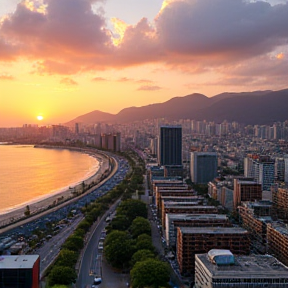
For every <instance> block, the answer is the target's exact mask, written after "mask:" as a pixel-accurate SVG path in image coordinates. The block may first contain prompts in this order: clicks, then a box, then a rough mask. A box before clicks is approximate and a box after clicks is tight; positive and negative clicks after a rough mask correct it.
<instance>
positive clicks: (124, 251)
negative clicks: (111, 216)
mask: <svg viewBox="0 0 288 288" xmlns="http://www.w3.org/2000/svg"><path fill="white" fill-rule="evenodd" d="M133 244H134V242H133V240H132V239H131V238H130V236H129V234H128V233H127V232H124V231H117V230H115V231H112V232H111V233H110V234H108V236H107V237H106V240H105V243H104V254H105V257H106V259H107V261H108V262H109V263H110V264H111V265H112V266H113V267H116V268H127V267H129V262H130V259H131V257H132V255H133V253H134V252H135V248H134V245H133Z"/></svg>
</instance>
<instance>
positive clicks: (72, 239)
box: [62, 234, 84, 251]
mask: <svg viewBox="0 0 288 288" xmlns="http://www.w3.org/2000/svg"><path fill="white" fill-rule="evenodd" d="M83 246H84V241H83V238H82V237H80V236H76V235H73V234H72V235H71V236H69V237H68V238H67V240H66V241H65V243H64V244H63V246H62V248H66V249H68V250H72V251H79V250H80V249H82V248H83Z"/></svg>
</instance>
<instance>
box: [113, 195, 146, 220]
mask: <svg viewBox="0 0 288 288" xmlns="http://www.w3.org/2000/svg"><path fill="white" fill-rule="evenodd" d="M147 213H148V212H147V207H146V204H145V203H144V202H142V201H140V200H134V199H128V200H126V201H123V202H121V204H120V205H119V207H118V208H117V215H120V214H121V215H125V216H126V217H127V219H128V220H129V221H130V223H132V221H133V220H134V219H135V218H136V217H137V216H141V217H144V218H147Z"/></svg>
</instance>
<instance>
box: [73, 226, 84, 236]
mask: <svg viewBox="0 0 288 288" xmlns="http://www.w3.org/2000/svg"><path fill="white" fill-rule="evenodd" d="M85 234H86V232H85V230H83V229H81V228H77V229H76V230H75V231H74V235H75V236H79V237H82V238H84V236H85Z"/></svg>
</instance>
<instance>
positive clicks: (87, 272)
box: [76, 200, 127, 288]
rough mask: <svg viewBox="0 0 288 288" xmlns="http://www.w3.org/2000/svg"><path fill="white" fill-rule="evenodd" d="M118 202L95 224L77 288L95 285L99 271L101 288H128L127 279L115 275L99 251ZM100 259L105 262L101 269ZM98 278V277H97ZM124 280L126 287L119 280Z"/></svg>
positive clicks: (86, 248)
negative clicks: (100, 242)
mask: <svg viewBox="0 0 288 288" xmlns="http://www.w3.org/2000/svg"><path fill="white" fill-rule="evenodd" d="M119 202H120V200H118V201H117V202H116V203H115V204H114V205H113V206H111V208H110V209H109V210H108V211H107V212H106V213H105V215H104V216H103V217H102V218H101V219H100V221H99V222H98V223H96V224H95V227H93V228H92V232H91V235H89V236H88V242H87V244H86V247H85V248H84V252H83V256H82V262H81V264H80V270H79V276H78V279H77V282H76V287H77V288H84V287H86V285H89V284H90V285H91V284H92V283H93V279H94V276H96V274H98V273H99V270H100V271H101V273H102V275H101V276H102V281H103V282H102V283H101V286H100V287H101V288H122V287H123V288H126V287H127V286H126V282H127V281H126V278H127V276H126V275H125V277H122V274H118V273H114V272H113V270H111V268H110V266H109V265H107V263H106V262H105V260H103V257H101V256H102V250H99V249H98V243H99V240H100V238H101V232H102V231H103V230H104V228H105V227H106V226H107V223H106V221H105V219H106V217H107V216H108V215H109V214H110V213H113V211H114V210H115V209H116V207H117V205H118V204H119ZM99 259H101V260H103V261H102V263H101V268H100V269H99V268H97V267H99ZM97 276H98V275H97ZM122 278H123V281H121V282H123V284H124V286H119V284H120V283H119V279H122Z"/></svg>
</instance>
